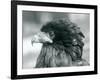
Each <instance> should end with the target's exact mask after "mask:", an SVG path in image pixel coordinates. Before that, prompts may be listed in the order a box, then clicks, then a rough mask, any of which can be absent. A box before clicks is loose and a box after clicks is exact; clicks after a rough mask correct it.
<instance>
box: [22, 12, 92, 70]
mask: <svg viewBox="0 0 100 80" xmlns="http://www.w3.org/2000/svg"><path fill="white" fill-rule="evenodd" d="M63 18H64V19H65V18H66V19H70V20H71V21H72V22H74V23H76V24H77V25H78V26H79V27H80V29H81V31H82V32H83V33H84V35H85V39H84V43H85V45H84V49H83V56H82V57H83V58H84V59H86V60H87V61H88V62H89V61H90V60H89V59H90V58H89V53H90V46H89V45H90V42H89V41H90V40H89V39H90V36H89V34H90V31H89V30H90V25H89V24H90V23H89V19H90V16H89V14H82V13H61V12H41V11H38V12H37V11H23V13H22V30H23V31H22V33H23V58H22V59H23V64H22V65H23V68H34V66H35V64H36V60H37V57H38V55H39V53H40V51H41V47H42V44H41V43H34V44H33V46H32V45H31V39H32V37H33V35H34V34H36V33H38V32H39V31H40V29H41V27H42V26H43V25H44V24H46V23H47V22H49V21H52V20H54V19H63Z"/></svg>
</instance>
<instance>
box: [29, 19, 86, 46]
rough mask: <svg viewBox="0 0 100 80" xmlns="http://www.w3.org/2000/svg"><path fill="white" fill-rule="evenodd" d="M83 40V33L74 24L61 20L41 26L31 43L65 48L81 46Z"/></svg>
mask: <svg viewBox="0 0 100 80" xmlns="http://www.w3.org/2000/svg"><path fill="white" fill-rule="evenodd" d="M83 38H84V35H83V33H82V32H81V30H80V28H79V27H78V26H77V25H76V24H75V23H72V22H71V21H70V20H63V19H61V20H55V21H51V22H48V23H46V24H45V25H43V27H42V28H41V32H39V33H37V34H35V35H34V36H33V39H32V40H31V43H32V44H33V43H50V44H53V43H58V44H59V43H60V44H62V45H65V46H71V45H80V46H83V42H82V39H83Z"/></svg>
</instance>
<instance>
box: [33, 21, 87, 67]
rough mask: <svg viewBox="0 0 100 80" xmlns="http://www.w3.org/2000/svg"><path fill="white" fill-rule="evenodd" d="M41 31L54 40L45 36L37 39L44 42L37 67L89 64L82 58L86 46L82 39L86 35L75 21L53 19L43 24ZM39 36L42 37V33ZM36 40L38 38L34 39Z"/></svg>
mask: <svg viewBox="0 0 100 80" xmlns="http://www.w3.org/2000/svg"><path fill="white" fill-rule="evenodd" d="M41 32H43V35H44V34H46V36H48V38H49V39H50V40H52V41H51V42H50V40H49V41H48V40H45V39H44V37H42V38H39V39H38V40H37V42H41V43H43V47H42V50H41V53H40V55H39V57H38V59H37V63H36V67H37V68H41V67H61V66H72V65H77V66H79V65H87V64H88V63H87V62H86V61H85V60H83V59H82V51H83V46H84V42H83V41H82V39H83V38H84V37H85V36H84V34H83V33H82V32H81V30H80V28H79V27H78V26H77V25H76V24H75V23H72V22H71V21H69V20H56V21H51V22H48V23H47V24H45V25H43V27H42V28H41ZM39 36H40V37H41V36H42V33H41V34H39ZM35 41H36V39H34V40H32V42H35ZM80 62H81V64H80Z"/></svg>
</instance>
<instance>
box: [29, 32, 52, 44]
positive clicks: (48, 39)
mask: <svg viewBox="0 0 100 80" xmlns="http://www.w3.org/2000/svg"><path fill="white" fill-rule="evenodd" d="M53 38H54V33H53V32H39V33H37V34H35V35H34V36H33V38H32V40H31V43H32V45H33V43H53Z"/></svg>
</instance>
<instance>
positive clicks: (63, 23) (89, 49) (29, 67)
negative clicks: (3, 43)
mask: <svg viewBox="0 0 100 80" xmlns="http://www.w3.org/2000/svg"><path fill="white" fill-rule="evenodd" d="M15 3H16V4H15ZM21 4H22V5H21ZM72 6H73V7H72ZM12 7H14V8H12V14H13V18H12V19H13V20H14V21H13V20H12V27H13V28H12V30H13V31H12V33H14V34H15V35H12V36H14V38H13V41H14V40H15V42H16V47H15V51H13V50H12V52H15V54H12V56H13V58H12V60H13V61H12V67H14V68H13V69H12V70H13V71H12V77H14V75H13V73H14V71H15V73H14V74H15V75H18V76H19V78H21V77H20V76H22V78H27V77H34V78H36V77H38V76H39V75H40V77H52V75H54V76H56V75H58V76H60V75H61V76H63V75H64V76H65V75H66V76H67V75H68V76H70V75H75V74H76V75H79V74H80V75H81V74H82V75H84V74H96V69H97V68H96V65H97V63H96V57H97V56H96V55H97V53H96V51H95V47H96V43H95V41H96V33H95V31H96V27H97V26H96V22H95V20H96V16H95V15H96V6H92V5H91V6H89V5H87V6H85V5H74V4H64V5H63V6H62V4H60V3H58V4H57V3H48V4H47V3H38V2H32V3H31V2H24V1H22V2H20V1H19V2H14V1H13V2H12ZM16 14H17V15H16ZM14 26H15V29H16V30H15V29H14ZM16 35H17V36H16ZM16 39H17V40H16ZM12 43H13V42H12ZM14 55H15V56H14ZM13 63H14V64H15V65H13ZM92 72H93V73H92ZM16 73H17V74H16ZM50 75H51V76H50Z"/></svg>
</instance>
